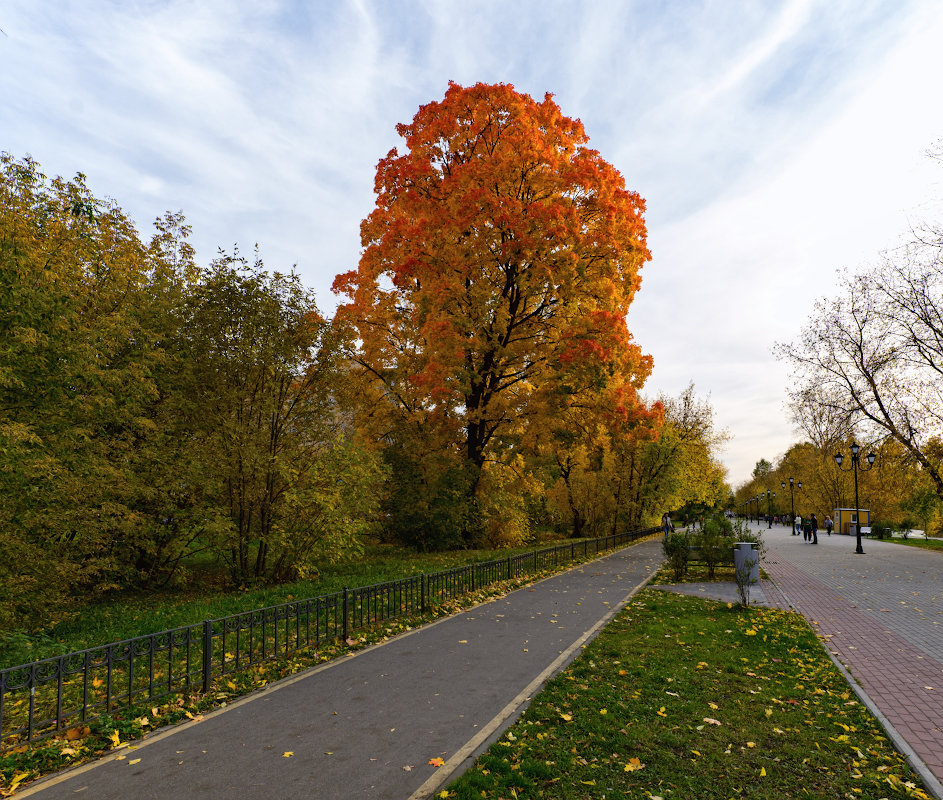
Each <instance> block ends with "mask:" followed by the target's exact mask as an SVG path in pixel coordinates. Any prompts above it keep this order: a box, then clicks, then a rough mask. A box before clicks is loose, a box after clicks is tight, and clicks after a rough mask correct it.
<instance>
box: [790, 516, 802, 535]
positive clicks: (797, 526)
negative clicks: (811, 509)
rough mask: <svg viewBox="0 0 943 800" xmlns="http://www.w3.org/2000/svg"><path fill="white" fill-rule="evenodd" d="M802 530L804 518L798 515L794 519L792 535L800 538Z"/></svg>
mask: <svg viewBox="0 0 943 800" xmlns="http://www.w3.org/2000/svg"><path fill="white" fill-rule="evenodd" d="M801 530H802V517H801V516H800V515H799V514H796V516H794V517H793V518H792V535H793V536H798V535H799V531H801Z"/></svg>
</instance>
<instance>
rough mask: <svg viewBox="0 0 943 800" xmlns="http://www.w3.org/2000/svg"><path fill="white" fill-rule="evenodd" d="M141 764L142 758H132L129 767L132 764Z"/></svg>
mask: <svg viewBox="0 0 943 800" xmlns="http://www.w3.org/2000/svg"><path fill="white" fill-rule="evenodd" d="M140 762H141V759H140V758H132V759H131V760H130V761H129V762H128V766H129V767H130V766H131V765H132V764H139V763H140Z"/></svg>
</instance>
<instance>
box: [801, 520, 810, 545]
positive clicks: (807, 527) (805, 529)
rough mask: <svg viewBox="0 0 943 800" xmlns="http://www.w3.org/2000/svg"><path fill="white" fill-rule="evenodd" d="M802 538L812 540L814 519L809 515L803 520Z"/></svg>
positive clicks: (807, 540)
mask: <svg viewBox="0 0 943 800" xmlns="http://www.w3.org/2000/svg"><path fill="white" fill-rule="evenodd" d="M802 538H803V539H804V540H805V541H806V542H811V541H812V520H811V519H810V518H809V517H805V518H804V519H803V520H802Z"/></svg>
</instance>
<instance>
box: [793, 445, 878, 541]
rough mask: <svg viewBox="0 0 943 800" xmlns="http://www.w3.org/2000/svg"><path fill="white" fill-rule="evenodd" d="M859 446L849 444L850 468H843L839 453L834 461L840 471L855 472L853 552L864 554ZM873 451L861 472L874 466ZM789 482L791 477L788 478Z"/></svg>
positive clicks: (842, 459) (843, 458)
mask: <svg viewBox="0 0 943 800" xmlns="http://www.w3.org/2000/svg"><path fill="white" fill-rule="evenodd" d="M860 451H861V448H860V447H858V445H857V444H852V446H851V469H843V468H842V461H844V460H845V457H844V456H843V455H842V454H841V453H835V463H836V464H838V468H839V469H840V470H841V471H842V472H852V471H853V472H854V473H855V533H856V534H857V537H858V546H857V547H856V548H855V552H856V553H859V554H861V555H864V548H862V546H861V517H860V515H861V509H860V508H859V507H858V506H859V504H858V469H859V466H858V464H859V462H860V461H861V455H860ZM875 457H876V456H875V455H874V453H868V455H867V456H865V458H867V460H868V466H866V467H860V469H861V471H862V472H867V471H868V470H869V469H871V467H873V466H874V459H875ZM790 483H791V479H790Z"/></svg>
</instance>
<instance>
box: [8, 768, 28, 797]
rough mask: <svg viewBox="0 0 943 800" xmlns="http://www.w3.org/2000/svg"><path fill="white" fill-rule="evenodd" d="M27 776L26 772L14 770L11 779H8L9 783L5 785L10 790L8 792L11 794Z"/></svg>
mask: <svg viewBox="0 0 943 800" xmlns="http://www.w3.org/2000/svg"><path fill="white" fill-rule="evenodd" d="M28 777H29V773H28V772H16V773H14V775H13V780H11V781H10V785H9V786H8V787H7V788H8V789H9V790H10V794H13V790H14V789H16V787H17V786H19V785H20V784H21V783H23V781H25V780H26V779H27V778H28Z"/></svg>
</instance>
